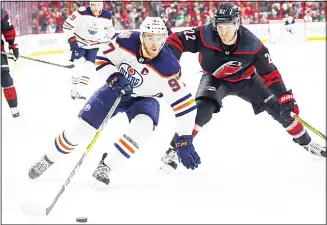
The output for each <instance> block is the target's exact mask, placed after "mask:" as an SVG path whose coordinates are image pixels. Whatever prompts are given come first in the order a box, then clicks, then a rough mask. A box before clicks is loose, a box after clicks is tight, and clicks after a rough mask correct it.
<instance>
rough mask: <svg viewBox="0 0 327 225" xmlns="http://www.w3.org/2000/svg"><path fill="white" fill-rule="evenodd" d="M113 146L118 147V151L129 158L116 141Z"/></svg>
mask: <svg viewBox="0 0 327 225" xmlns="http://www.w3.org/2000/svg"><path fill="white" fill-rule="evenodd" d="M114 146H115V147H116V148H117V149H118V151H120V153H121V154H123V155H124V156H125V157H126V158H128V159H129V158H130V156H129V155H128V154H127V153H126V152H125V151H124V150H123V149H122V148H121V147H120V146H119V145H117V144H116V143H115V144H114Z"/></svg>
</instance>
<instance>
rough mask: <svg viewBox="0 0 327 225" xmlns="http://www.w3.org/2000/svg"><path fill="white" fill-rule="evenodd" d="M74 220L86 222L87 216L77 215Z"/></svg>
mask: <svg viewBox="0 0 327 225" xmlns="http://www.w3.org/2000/svg"><path fill="white" fill-rule="evenodd" d="M76 222H79V223H86V222H87V218H86V217H77V218H76Z"/></svg>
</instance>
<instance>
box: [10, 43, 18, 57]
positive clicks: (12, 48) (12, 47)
mask: <svg viewBox="0 0 327 225" xmlns="http://www.w3.org/2000/svg"><path fill="white" fill-rule="evenodd" d="M9 50H10V51H12V54H13V55H14V57H15V59H14V60H15V61H16V60H17V59H18V57H19V48H18V44H15V43H13V44H11V45H9Z"/></svg>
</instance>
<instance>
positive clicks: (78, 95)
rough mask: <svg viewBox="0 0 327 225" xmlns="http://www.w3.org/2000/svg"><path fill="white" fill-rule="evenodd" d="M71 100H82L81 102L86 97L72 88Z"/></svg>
mask: <svg viewBox="0 0 327 225" xmlns="http://www.w3.org/2000/svg"><path fill="white" fill-rule="evenodd" d="M71 98H72V99H73V100H76V99H83V100H86V97H85V95H84V94H83V93H82V92H81V91H77V90H76V89H75V88H73V89H72V90H71Z"/></svg>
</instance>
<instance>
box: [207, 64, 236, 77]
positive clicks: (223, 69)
mask: <svg viewBox="0 0 327 225" xmlns="http://www.w3.org/2000/svg"><path fill="white" fill-rule="evenodd" d="M241 69H242V63H241V62H238V61H229V62H227V63H225V64H223V65H221V66H220V67H219V68H218V69H217V70H216V71H215V72H214V73H213V74H212V75H213V76H215V77H216V78H221V77H227V76H230V75H233V74H235V73H237V72H238V71H240V70H241Z"/></svg>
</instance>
